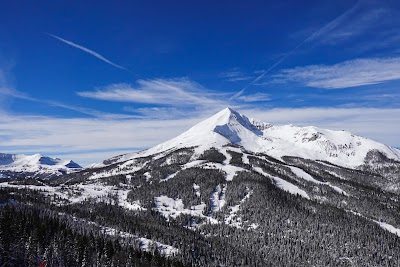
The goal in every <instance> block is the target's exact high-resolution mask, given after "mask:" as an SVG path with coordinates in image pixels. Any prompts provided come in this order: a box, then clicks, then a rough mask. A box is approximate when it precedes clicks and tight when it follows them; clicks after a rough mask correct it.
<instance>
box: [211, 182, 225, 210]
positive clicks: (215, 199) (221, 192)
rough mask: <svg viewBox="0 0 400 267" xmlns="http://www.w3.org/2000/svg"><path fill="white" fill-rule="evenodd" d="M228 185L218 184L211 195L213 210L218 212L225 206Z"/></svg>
mask: <svg viewBox="0 0 400 267" xmlns="http://www.w3.org/2000/svg"><path fill="white" fill-rule="evenodd" d="M225 193H226V185H223V186H222V187H221V185H217V186H216V187H215V189H214V192H212V193H211V196H210V205H211V211H212V212H217V211H220V210H221V209H222V207H223V206H225Z"/></svg>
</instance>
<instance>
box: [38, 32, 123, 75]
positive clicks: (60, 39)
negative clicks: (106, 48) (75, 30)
mask: <svg viewBox="0 0 400 267" xmlns="http://www.w3.org/2000/svg"><path fill="white" fill-rule="evenodd" d="M46 34H47V35H49V36H51V37H53V38H55V39H57V40H59V41H61V42H63V43H66V44H68V45H70V46H73V47H75V48H78V49H80V50H82V51H84V52H86V53H88V54H90V55H92V56H94V57H97V58H98V59H100V60H102V61H104V62H106V63H108V64H110V65H111V66H114V67H116V68H119V69H123V70H127V71H129V70H128V69H126V68H124V67H122V66H120V65H118V64H115V63H113V62H111V61H110V60H108V59H106V58H105V57H103V56H102V55H100V54H99V53H97V52H95V51H93V50H90V49H88V48H86V47H83V46H81V45H78V44H75V43H73V42H71V41H68V40H65V39H63V38H61V37H58V36H56V35H54V34H51V33H46Z"/></svg>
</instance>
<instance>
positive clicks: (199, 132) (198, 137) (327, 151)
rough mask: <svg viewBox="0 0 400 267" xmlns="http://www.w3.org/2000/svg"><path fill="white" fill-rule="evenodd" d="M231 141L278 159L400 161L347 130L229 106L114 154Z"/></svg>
mask: <svg viewBox="0 0 400 267" xmlns="http://www.w3.org/2000/svg"><path fill="white" fill-rule="evenodd" d="M229 143H230V144H235V145H239V146H241V147H243V149H245V150H248V151H252V152H260V153H266V154H268V155H270V156H272V157H274V158H277V159H281V158H282V157H284V156H297V157H303V158H307V159H313V160H322V161H328V162H331V163H333V164H337V165H340V166H343V167H351V168H355V167H359V166H361V165H363V164H364V163H365V158H366V156H367V154H368V152H370V151H379V152H381V153H383V154H384V155H386V157H388V158H390V159H393V160H396V161H400V150H398V149H396V148H393V147H390V146H387V145H384V144H382V143H379V142H376V141H373V140H371V139H368V138H365V137H361V136H357V135H354V134H352V133H350V132H347V131H334V130H329V129H322V128H318V127H315V126H305V127H298V126H294V125H282V126H274V125H271V124H269V123H265V122H261V121H258V120H256V119H253V118H248V117H246V116H244V115H242V114H240V113H238V112H237V111H234V110H233V109H231V108H229V107H228V108H225V109H223V110H221V111H220V112H218V113H216V114H215V115H213V116H211V117H209V118H207V119H205V120H203V121H201V122H199V123H198V124H196V125H194V126H193V127H191V128H190V129H189V130H187V131H185V132H184V133H182V134H180V135H178V136H177V137H175V138H172V139H170V140H168V141H166V142H163V143H161V144H159V145H156V146H154V147H152V148H149V149H147V150H144V151H140V152H134V153H128V154H124V155H121V156H117V157H114V160H112V161H111V162H116V161H124V160H128V159H132V158H136V157H143V156H148V155H152V154H156V153H162V152H165V151H168V150H170V149H178V148H183V147H197V151H196V152H197V153H201V152H202V151H204V150H206V149H208V148H210V147H214V146H215V147H220V146H223V145H227V144H229Z"/></svg>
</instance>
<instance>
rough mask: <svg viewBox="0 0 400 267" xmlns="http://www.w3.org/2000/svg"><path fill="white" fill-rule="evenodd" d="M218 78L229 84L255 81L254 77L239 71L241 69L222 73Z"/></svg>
mask: <svg viewBox="0 0 400 267" xmlns="http://www.w3.org/2000/svg"><path fill="white" fill-rule="evenodd" d="M218 76H219V77H221V78H223V79H224V80H225V81H228V82H238V81H247V80H250V79H254V76H251V75H247V74H245V73H243V72H242V71H240V70H239V68H233V69H231V70H229V71H226V72H222V73H220V74H219V75H218Z"/></svg>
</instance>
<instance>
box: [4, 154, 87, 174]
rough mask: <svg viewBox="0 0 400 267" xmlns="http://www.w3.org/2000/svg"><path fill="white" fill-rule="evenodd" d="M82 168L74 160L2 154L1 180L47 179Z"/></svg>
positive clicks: (38, 155) (35, 155)
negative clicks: (13, 178) (10, 178)
mask: <svg viewBox="0 0 400 267" xmlns="http://www.w3.org/2000/svg"><path fill="white" fill-rule="evenodd" d="M81 168H82V167H81V166H79V165H78V164H77V163H75V162H73V161H72V160H63V159H59V158H50V157H46V156H42V155H40V154H34V155H23V154H3V153H0V175H1V178H8V177H17V178H29V177H37V178H39V177H40V178H47V177H51V176H56V175H61V174H65V173H70V172H72V171H76V170H79V169H81Z"/></svg>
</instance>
